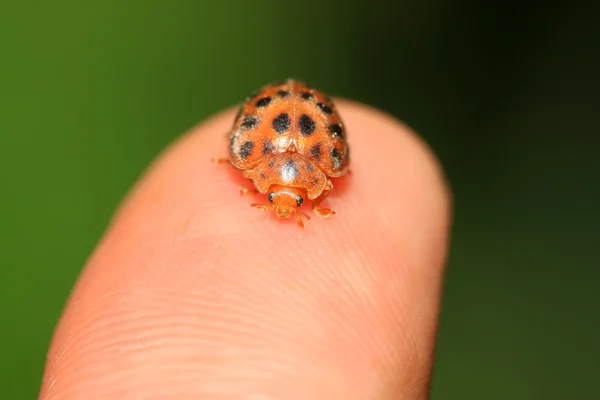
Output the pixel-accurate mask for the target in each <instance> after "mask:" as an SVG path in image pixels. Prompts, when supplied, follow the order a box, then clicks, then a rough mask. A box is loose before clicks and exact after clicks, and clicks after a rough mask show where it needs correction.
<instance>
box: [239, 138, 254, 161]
mask: <svg viewBox="0 0 600 400" xmlns="http://www.w3.org/2000/svg"><path fill="white" fill-rule="evenodd" d="M253 148H254V143H253V142H251V141H249V140H247V141H245V142H244V144H243V145H242V146H241V147H240V158H241V159H246V158H248V156H249V155H250V154H252V149H253Z"/></svg>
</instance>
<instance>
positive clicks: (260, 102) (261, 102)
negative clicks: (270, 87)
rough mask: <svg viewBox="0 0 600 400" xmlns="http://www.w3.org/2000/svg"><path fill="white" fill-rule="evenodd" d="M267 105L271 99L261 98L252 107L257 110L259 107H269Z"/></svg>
mask: <svg viewBox="0 0 600 400" xmlns="http://www.w3.org/2000/svg"><path fill="white" fill-rule="evenodd" d="M269 103H271V98H270V97H263V98H262V99H260V100H258V101H257V102H256V103H255V104H254V105H255V106H256V107H258V108H261V107H266V106H268V105H269Z"/></svg>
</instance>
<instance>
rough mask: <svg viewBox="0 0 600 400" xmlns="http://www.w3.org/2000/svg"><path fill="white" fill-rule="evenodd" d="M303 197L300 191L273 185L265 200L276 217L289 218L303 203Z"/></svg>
mask: <svg viewBox="0 0 600 400" xmlns="http://www.w3.org/2000/svg"><path fill="white" fill-rule="evenodd" d="M303 195H304V191H303V190H302V189H299V188H290V187H285V186H279V185H275V186H273V187H272V188H271V190H270V191H269V194H268V195H267V199H268V200H269V203H271V204H272V205H273V211H275V214H277V216H278V217H281V218H289V217H290V216H292V214H294V213H295V212H296V207H300V206H301V205H302V203H303V202H304V197H303Z"/></svg>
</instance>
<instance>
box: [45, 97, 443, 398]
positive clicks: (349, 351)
mask: <svg viewBox="0 0 600 400" xmlns="http://www.w3.org/2000/svg"><path fill="white" fill-rule="evenodd" d="M336 104H337V106H338V110H339V112H340V114H341V116H342V118H343V119H344V121H345V125H346V127H347V129H348V140H349V143H350V146H351V149H352V157H353V159H352V174H350V175H346V176H345V177H343V178H340V179H335V180H334V185H335V190H334V191H333V193H332V195H331V196H330V197H329V198H327V200H326V201H325V202H324V203H323V204H324V206H326V207H329V206H331V207H332V208H334V209H335V210H336V212H337V214H336V215H335V217H333V218H329V219H321V218H313V219H311V220H310V224H307V225H306V228H305V229H298V227H297V226H296V225H295V222H294V221H293V220H281V219H278V218H277V217H276V216H275V215H273V214H272V213H260V212H257V211H256V209H254V208H251V207H250V206H249V204H248V196H249V197H252V195H248V196H240V194H239V189H240V188H241V187H247V188H252V183H251V182H250V181H249V180H247V179H245V178H243V177H242V175H241V174H242V173H241V171H239V170H235V169H234V168H233V167H231V166H228V165H226V166H223V165H216V164H214V163H212V162H211V158H212V157H222V156H223V155H224V154H226V151H227V140H226V138H225V136H224V134H223V133H224V132H227V131H228V129H229V128H230V125H231V121H232V119H233V117H234V114H235V111H234V110H230V111H227V112H225V113H223V114H221V115H218V116H216V117H214V118H212V119H210V120H209V121H207V122H205V123H204V124H202V125H200V126H199V127H197V128H195V129H193V131H192V132H190V133H189V134H187V135H185V136H184V137H183V138H182V139H181V140H179V141H178V142H177V143H175V144H174V145H173V146H172V147H171V148H169V149H168V150H167V151H166V152H165V154H163V155H162V156H161V157H159V159H158V160H157V161H156V163H155V164H154V165H153V166H152V168H150V170H149V171H148V172H147V174H146V175H145V176H144V177H143V178H142V179H141V180H140V182H139V183H138V184H137V185H136V187H135V188H134V189H133V191H132V193H130V195H129V196H128V198H127V199H126V201H125V202H124V204H123V206H122V207H121V208H120V210H119V212H118V213H117V215H116V216H115V218H114V220H113V221H112V223H111V225H110V227H109V229H108V230H107V232H106V234H105V236H104V238H103V239H102V241H101V242H100V244H99V245H98V248H97V249H96V250H95V251H94V253H93V254H92V256H91V257H90V259H89V261H88V262H87V265H86V266H85V269H84V270H83V272H82V275H81V276H80V278H79V280H78V282H77V284H76V286H75V288H74V290H73V293H72V295H71V298H70V300H69V301H68V304H67V306H66V308H65V311H64V314H63V315H62V317H61V320H60V323H59V325H58V327H57V330H56V332H55V336H54V338H53V341H52V344H51V348H50V352H49V355H48V360H47V365H46V370H45V374H44V380H43V384H42V389H41V394H40V398H41V399H53V400H54V399H88V400H90V399H136V400H141V399H199V398H202V399H251V400H259V399H260V400H266V399H290V400H296V399H297V400H300V399H302V400H305V399H315V400H319V399H347V400H353V399H426V398H427V393H428V387H429V383H430V382H429V380H430V374H431V369H432V364H433V354H434V342H435V335H436V330H437V322H438V312H439V303H440V293H441V282H442V278H443V267H444V264H445V258H446V249H447V246H448V236H449V233H448V232H449V224H450V207H449V200H448V197H449V196H448V191H447V189H446V186H445V182H444V179H443V176H442V174H441V171H440V168H439V166H438V165H437V162H436V160H435V159H434V157H433V156H432V154H431V152H430V151H429V150H428V149H427V148H426V147H425V146H424V145H423V143H422V142H421V141H420V140H418V139H417V137H416V136H415V135H414V134H413V133H411V132H410V131H409V130H408V128H406V127H405V126H403V125H402V124H400V123H399V122H397V121H395V120H393V119H391V118H390V117H388V116H386V115H384V114H382V113H380V112H378V111H376V110H373V109H370V108H368V107H365V106H362V105H358V104H355V103H350V102H347V101H339V100H338V101H336ZM255 197H260V196H258V195H257V196H255ZM262 197H264V195H263V196H262ZM260 200H262V198H261V199H260ZM306 207H307V205H306V204H304V205H303V206H302V207H301V208H300V209H299V210H302V209H305V208H306Z"/></svg>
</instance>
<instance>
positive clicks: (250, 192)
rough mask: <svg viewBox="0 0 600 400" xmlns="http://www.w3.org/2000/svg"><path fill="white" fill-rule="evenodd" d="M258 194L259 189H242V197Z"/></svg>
mask: <svg viewBox="0 0 600 400" xmlns="http://www.w3.org/2000/svg"><path fill="white" fill-rule="evenodd" d="M257 193H258V189H248V188H241V189H240V196H246V195H254V194H257Z"/></svg>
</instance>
